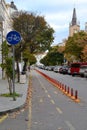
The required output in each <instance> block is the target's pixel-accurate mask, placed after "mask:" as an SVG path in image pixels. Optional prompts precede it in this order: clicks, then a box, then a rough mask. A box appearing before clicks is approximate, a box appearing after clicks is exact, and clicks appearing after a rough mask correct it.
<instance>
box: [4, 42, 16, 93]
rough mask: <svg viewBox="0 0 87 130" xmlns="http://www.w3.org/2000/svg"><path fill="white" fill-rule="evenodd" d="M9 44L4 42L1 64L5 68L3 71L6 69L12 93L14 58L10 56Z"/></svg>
mask: <svg viewBox="0 0 87 130" xmlns="http://www.w3.org/2000/svg"><path fill="white" fill-rule="evenodd" d="M8 53H9V46H8V44H7V43H6V41H4V42H3V44H2V54H3V63H2V64H1V67H2V68H3V71H5V73H6V76H7V79H8V84H9V93H10V94H12V77H13V71H12V70H13V69H12V58H11V57H9V55H8Z"/></svg>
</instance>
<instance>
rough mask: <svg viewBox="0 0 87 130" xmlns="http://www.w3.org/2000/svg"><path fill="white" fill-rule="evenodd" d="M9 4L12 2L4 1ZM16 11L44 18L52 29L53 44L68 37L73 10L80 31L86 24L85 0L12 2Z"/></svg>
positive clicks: (20, 0)
mask: <svg viewBox="0 0 87 130" xmlns="http://www.w3.org/2000/svg"><path fill="white" fill-rule="evenodd" d="M5 1H6V3H10V2H11V1H12V0H5ZM13 1H14V4H15V5H16V6H17V9H18V10H25V11H30V12H34V13H36V14H38V15H40V16H44V18H45V20H46V22H47V23H48V24H49V25H50V26H51V27H52V28H53V29H54V31H55V33H54V42H53V44H56V45H57V44H58V43H61V42H62V41H63V40H64V39H67V38H68V36H69V24H70V22H71V20H72V14H73V8H76V16H77V22H78V23H80V30H84V29H85V23H86V22H87V0H13Z"/></svg>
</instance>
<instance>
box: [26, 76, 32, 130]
mask: <svg viewBox="0 0 87 130" xmlns="http://www.w3.org/2000/svg"><path fill="white" fill-rule="evenodd" d="M30 78H31V77H30ZM30 80H32V79H30ZM29 85H30V87H31V81H29ZM31 96H32V92H31V91H30V94H29V97H30V98H29V108H28V119H29V121H28V129H27V130H31V119H32V97H31Z"/></svg>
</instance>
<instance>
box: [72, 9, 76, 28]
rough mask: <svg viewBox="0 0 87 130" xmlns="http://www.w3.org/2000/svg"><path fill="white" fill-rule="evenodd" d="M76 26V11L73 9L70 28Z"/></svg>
mask: <svg viewBox="0 0 87 130" xmlns="http://www.w3.org/2000/svg"><path fill="white" fill-rule="evenodd" d="M74 25H77V18H76V9H75V8H74V9H73V17H72V26H74Z"/></svg>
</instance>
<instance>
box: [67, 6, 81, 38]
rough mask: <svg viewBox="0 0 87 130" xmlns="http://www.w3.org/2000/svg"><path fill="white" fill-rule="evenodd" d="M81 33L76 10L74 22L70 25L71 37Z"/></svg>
mask: <svg viewBox="0 0 87 130" xmlns="http://www.w3.org/2000/svg"><path fill="white" fill-rule="evenodd" d="M79 31H80V25H79V24H77V17H76V9H75V8H74V9H73V16H72V21H71V23H70V25H69V36H70V37H72V36H73V34H74V33H77V32H79Z"/></svg>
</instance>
